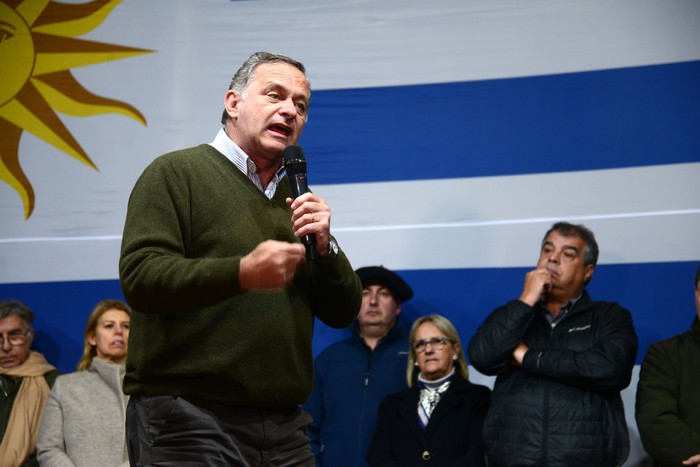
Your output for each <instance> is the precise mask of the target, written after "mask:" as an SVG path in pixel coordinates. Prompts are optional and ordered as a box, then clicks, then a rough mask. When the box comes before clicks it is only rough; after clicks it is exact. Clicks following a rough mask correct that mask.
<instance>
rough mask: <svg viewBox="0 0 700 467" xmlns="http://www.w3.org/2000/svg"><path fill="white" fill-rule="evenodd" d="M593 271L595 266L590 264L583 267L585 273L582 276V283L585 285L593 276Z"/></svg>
mask: <svg viewBox="0 0 700 467" xmlns="http://www.w3.org/2000/svg"><path fill="white" fill-rule="evenodd" d="M594 269H595V266H593V265H592V264H588V265H586V267H585V272H584V274H583V283H584V284H587V283H588V281H589V280H591V277H592V276H593V270H594Z"/></svg>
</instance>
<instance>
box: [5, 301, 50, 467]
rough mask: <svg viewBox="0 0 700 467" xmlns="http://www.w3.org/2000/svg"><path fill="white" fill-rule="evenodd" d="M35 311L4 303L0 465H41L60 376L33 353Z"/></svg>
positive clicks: (41, 357) (13, 303)
mask: <svg viewBox="0 0 700 467" xmlns="http://www.w3.org/2000/svg"><path fill="white" fill-rule="evenodd" d="M33 324H34V312H32V310H31V309H29V307H27V306H26V305H25V304H24V303H22V302H20V301H17V300H5V301H1V302H0V439H1V440H2V441H1V442H0V465H2V466H3V467H17V466H37V465H39V464H38V462H37V460H36V441H37V437H38V435H39V425H40V423H41V416H42V414H43V412H44V407H45V406H46V401H47V399H48V398H49V392H50V391H51V386H52V385H53V383H54V381H55V380H56V378H57V377H58V375H59V372H58V370H56V368H54V367H53V366H52V365H50V364H49V363H48V362H47V361H46V359H45V358H44V356H43V355H41V354H40V353H39V352H33V351H32V350H31V346H32V342H33V341H34V328H33Z"/></svg>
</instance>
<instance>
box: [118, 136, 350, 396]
mask: <svg viewBox="0 0 700 467" xmlns="http://www.w3.org/2000/svg"><path fill="white" fill-rule="evenodd" d="M290 196H291V190H290V187H289V184H288V183H287V182H285V181H282V183H280V185H279V187H278V188H277V191H276V193H275V196H274V197H273V198H272V199H268V198H267V197H266V196H265V195H264V194H263V193H262V192H261V191H260V190H259V189H258V188H257V187H256V186H255V185H254V184H253V183H252V182H251V181H250V180H249V179H248V178H247V177H246V176H245V175H244V174H243V173H241V171H240V170H238V169H237V168H236V167H235V166H234V165H233V164H232V163H231V162H230V161H229V160H228V159H226V157H225V156H224V155H222V154H221V153H219V152H218V151H217V150H216V149H214V148H213V147H211V146H209V145H200V146H197V147H194V148H190V149H185V150H182V151H177V152H173V153H170V154H166V155H164V156H161V157H159V158H157V159H156V160H155V161H154V162H153V163H152V164H151V165H150V166H149V167H147V168H146V170H145V171H144V173H143V174H142V175H141V177H140V178H139V180H138V181H137V183H136V185H135V187H134V189H133V191H132V193H131V197H130V199H129V207H128V212H127V216H126V223H125V226H124V235H123V239H122V251H121V259H120V263H119V270H120V280H121V287H122V291H123V293H124V297H125V298H126V300H127V301H128V302H129V304H130V305H131V306H132V308H133V310H134V312H133V315H132V317H131V335H130V336H129V356H128V359H127V365H126V366H127V373H126V376H125V378H124V390H125V392H126V393H127V394H132V395H133V394H144V395H174V396H183V397H188V396H189V397H193V398H199V399H205V400H210V401H213V402H217V403H223V404H230V405H234V406H238V407H250V408H257V409H263V410H283V409H289V408H292V407H294V406H296V405H298V404H300V403H302V402H303V401H305V400H306V398H307V397H308V395H309V392H310V390H311V386H312V381H313V354H312V350H311V338H312V333H313V327H314V316H317V317H318V318H319V319H321V320H322V321H323V322H324V323H326V324H328V325H329V326H332V327H336V328H340V327H344V326H347V325H349V324H350V323H351V322H352V320H353V319H354V317H355V315H356V314H357V312H358V310H359V307H360V303H361V285H360V281H359V279H358V278H357V276H356V275H355V273H354V272H353V269H352V266H351V265H350V263H349V261H348V260H347V258H346V257H345V255H344V254H343V253H342V252H340V254H339V255H338V256H337V257H336V258H334V259H326V260H320V261H317V262H311V261H308V260H307V261H306V262H305V263H304V265H303V266H302V268H301V269H300V270H299V271H298V272H297V274H296V275H295V278H294V280H293V282H292V283H291V284H290V285H289V286H287V287H286V288H285V289H284V290H281V291H251V292H247V293H241V291H240V288H239V281H238V272H239V263H240V259H241V258H242V257H243V256H245V255H246V254H248V253H249V252H251V251H252V250H253V249H254V248H255V247H256V246H257V245H258V244H259V243H261V242H262V241H264V240H268V239H273V240H279V241H288V242H299V239H298V238H296V237H294V235H293V234H292V223H291V215H292V211H291V209H290V208H289V207H288V206H287V204H286V203H285V198H287V197H290Z"/></svg>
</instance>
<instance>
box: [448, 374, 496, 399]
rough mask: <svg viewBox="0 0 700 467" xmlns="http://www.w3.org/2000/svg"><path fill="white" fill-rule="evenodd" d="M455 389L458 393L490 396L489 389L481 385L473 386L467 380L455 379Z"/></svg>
mask: <svg viewBox="0 0 700 467" xmlns="http://www.w3.org/2000/svg"><path fill="white" fill-rule="evenodd" d="M454 384H455V388H456V389H457V390H459V391H464V392H471V393H474V394H478V395H487V396H489V397H490V396H491V389H489V388H488V387H486V386H483V385H481V384H474V383H472V382H471V381H469V380H466V379H461V378H455V380H454Z"/></svg>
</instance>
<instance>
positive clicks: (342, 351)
mask: <svg viewBox="0 0 700 467" xmlns="http://www.w3.org/2000/svg"><path fill="white" fill-rule="evenodd" d="M355 272H356V273H357V275H358V277H359V278H360V281H361V282H362V306H361V308H360V312H359V314H358V315H357V319H356V321H355V322H354V323H353V325H352V326H351V331H352V334H353V336H352V337H351V338H349V339H346V340H343V341H340V342H337V343H335V344H333V345H331V346H330V347H328V348H327V349H325V350H324V351H323V352H321V354H320V355H319V356H318V358H316V361H315V364H314V366H315V368H314V387H313V390H312V392H311V397H310V398H309V400H308V401H307V402H306V403H305V404H304V409H305V410H306V411H307V412H309V413H310V414H311V416H312V417H313V423H312V425H311V427H310V428H309V437H310V438H311V447H312V449H313V450H314V454H315V456H316V463H317V465H319V466H338V465H342V466H366V465H367V463H366V461H365V454H366V453H367V449H368V448H369V443H370V441H371V439H372V434H373V433H374V428H375V425H376V421H377V409H378V407H379V404H380V402H381V401H382V400H383V399H384V398H385V397H386V396H387V395H389V394H391V393H393V392H396V391H399V390H401V389H403V388H405V387H406V364H407V357H408V335H409V330H410V323H406V322H404V320H401V319H398V317H399V314H400V313H401V304H402V303H404V302H406V301H407V300H410V299H411V298H412V297H413V290H412V289H411V287H410V286H409V285H408V284H407V283H406V281H404V280H403V279H402V278H401V277H400V276H399V275H398V274H396V273H395V272H393V271H391V270H389V269H387V268H385V267H383V266H368V267H363V268H360V269H358V270H357V271H355Z"/></svg>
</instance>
